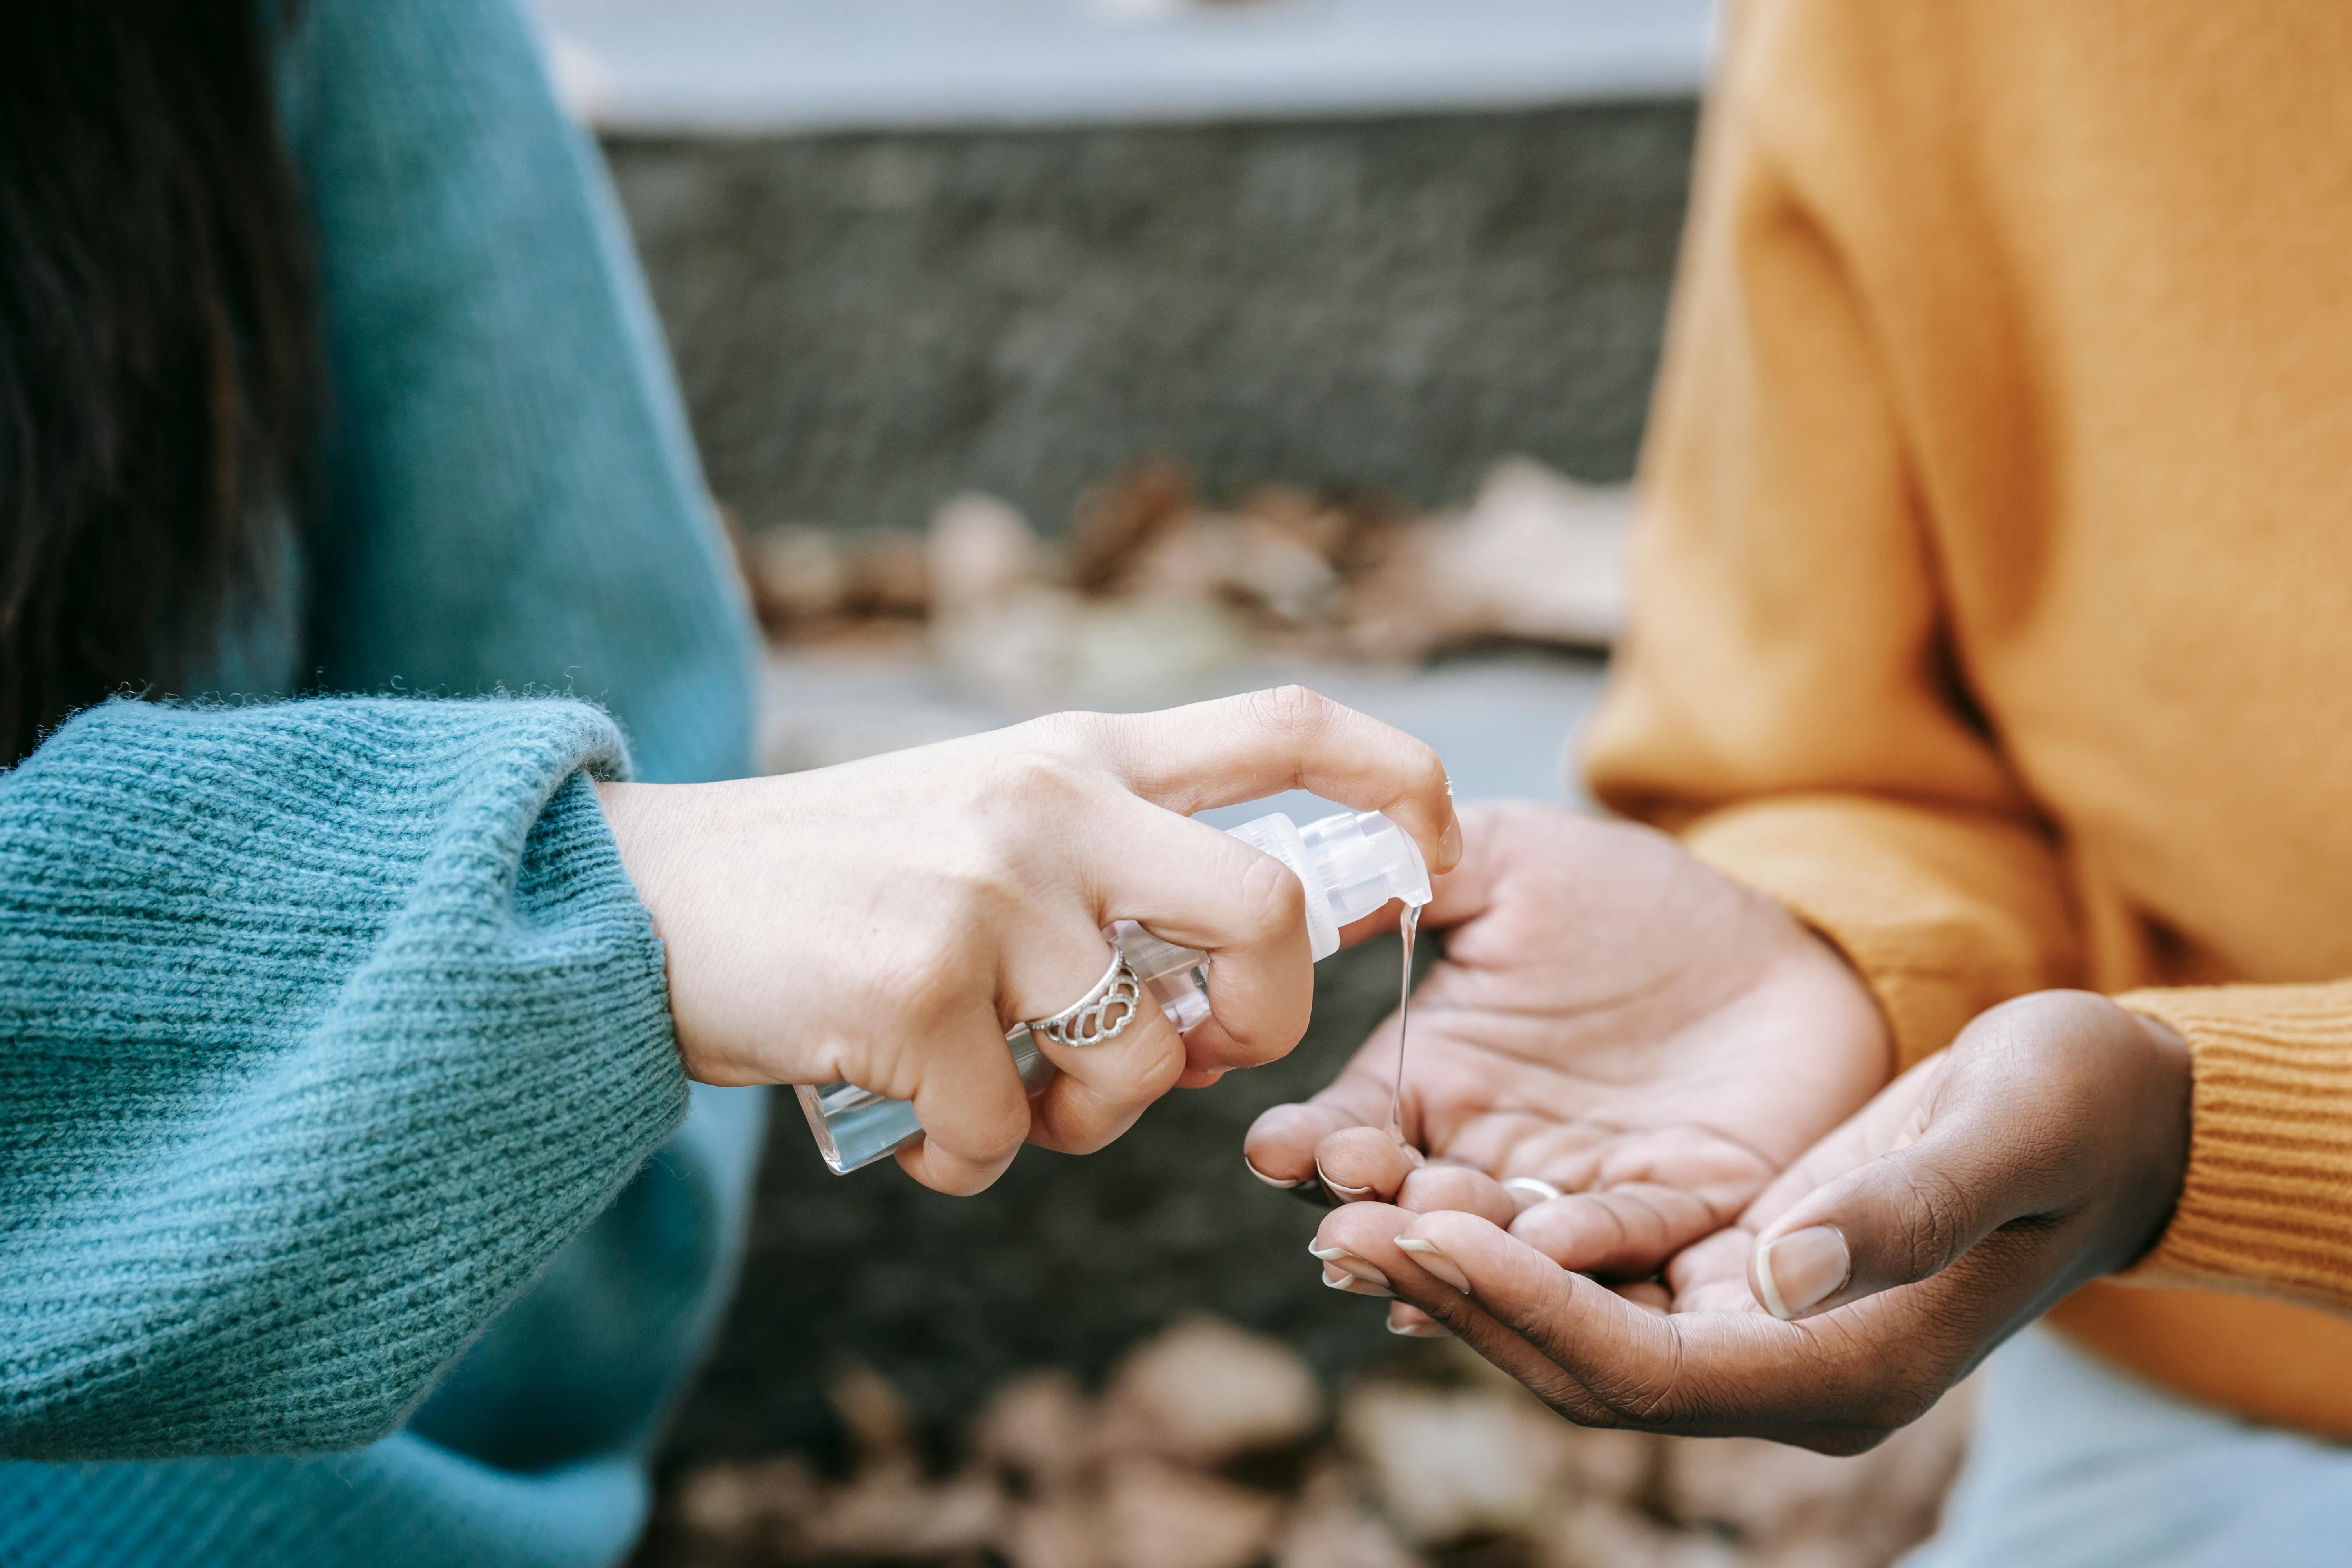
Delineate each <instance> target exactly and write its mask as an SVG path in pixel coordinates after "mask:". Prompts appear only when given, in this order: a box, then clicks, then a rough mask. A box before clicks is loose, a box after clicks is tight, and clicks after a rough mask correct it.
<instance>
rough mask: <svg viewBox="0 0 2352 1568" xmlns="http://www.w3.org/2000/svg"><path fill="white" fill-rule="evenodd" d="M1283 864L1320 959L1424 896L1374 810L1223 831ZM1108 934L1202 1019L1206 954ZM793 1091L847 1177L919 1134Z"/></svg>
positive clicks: (1392, 830) (1047, 1074)
mask: <svg viewBox="0 0 2352 1568" xmlns="http://www.w3.org/2000/svg"><path fill="white" fill-rule="evenodd" d="M1231 831H1232V833H1233V836H1234V837H1236V838H1238V839H1241V840H1242V841H1243V842H1244V843H1245V844H1250V845H1253V846H1255V847H1257V848H1259V849H1263V850H1265V852H1266V853H1267V854H1269V855H1271V856H1273V857H1274V858H1276V859H1277V860H1279V861H1281V862H1282V863H1283V864H1284V865H1285V866H1287V867H1288V868H1290V870H1291V873H1292V874H1293V875H1294V876H1296V877H1297V879H1298V880H1299V883H1300V884H1301V885H1302V886H1303V887H1304V888H1305V889H1306V890H1307V899H1306V905H1307V944H1308V950H1309V951H1310V952H1313V954H1314V955H1315V962H1316V963H1322V962H1323V960H1325V959H1327V958H1328V957H1330V956H1331V954H1333V953H1335V952H1339V928H1340V927H1341V926H1344V925H1347V924H1348V923H1349V922H1350V921H1360V920H1361V919H1363V918H1364V917H1365V916H1366V915H1369V914H1370V913H1372V912H1373V911H1374V910H1378V909H1380V908H1381V906H1382V905H1383V904H1386V903H1387V902H1389V900H1391V899H1402V900H1404V902H1405V903H1406V904H1408V905H1411V906H1413V907H1415V908H1418V907H1419V906H1421V905H1423V904H1425V903H1427V902H1429V868H1428V867H1427V866H1425V865H1423V863H1422V858H1421V850H1420V849H1419V848H1418V847H1416V846H1415V845H1414V844H1413V841H1412V839H1411V838H1409V837H1406V836H1405V834H1404V831H1403V829H1402V828H1400V827H1398V826H1396V824H1394V823H1392V822H1391V821H1390V820H1389V819H1388V818H1387V817H1385V816H1381V814H1380V813H1379V812H1377V811H1361V812H1358V811H1342V812H1338V813H1335V814H1334V815H1332V816H1326V817H1323V818H1321V819H1319V820H1318V821H1315V822H1310V823H1308V824H1307V826H1304V827H1301V826H1297V824H1295V823H1293V822H1292V821H1291V820H1290V818H1288V817H1287V816H1283V815H1281V814H1280V813H1279V812H1277V813H1276V814H1275V815H1273V816H1261V817H1259V818H1258V819H1257V820H1255V822H1245V823H1244V824H1243V825H1242V826H1239V827H1236V828H1234V829H1232V830H1231ZM1109 934H1110V938H1111V940H1112V941H1113V942H1116V943H1117V944H1118V950H1119V952H1121V953H1123V954H1125V955H1126V958H1127V962H1128V965H1129V967H1130V968H1132V969H1133V970H1134V971H1135V973H1136V978H1138V979H1139V980H1140V981H1142V982H1143V988H1144V990H1145V992H1146V993H1147V994H1150V997H1151V999H1152V1000H1153V1001H1155V1002H1157V1003H1159V1004H1160V1012H1162V1013H1163V1014H1165V1015H1167V1017H1168V1021H1169V1022H1170V1023H1171V1024H1173V1025H1175V1026H1176V1027H1177V1029H1178V1030H1179V1031H1180V1032H1181V1031H1182V1030H1185V1029H1189V1028H1192V1026H1194V1025H1196V1024H1199V1023H1200V1022H1202V1020H1203V1019H1205V1018H1207V1017H1208V1016H1209V988H1208V982H1207V980H1206V978H1205V977H1204V976H1203V975H1202V970H1201V966H1202V964H1203V963H1207V962H1208V955H1207V954H1206V953H1202V952H1194V951H1193V950H1192V949H1191V948H1185V947H1178V946H1176V945H1175V944H1174V943H1173V942H1162V941H1161V940H1160V938H1158V937H1156V936H1154V935H1152V934H1151V933H1150V931H1145V930H1144V929H1143V928H1142V927H1141V926H1139V925H1138V924H1136V923H1135V922H1134V921H1119V922H1118V924H1117V925H1115V926H1113V927H1112V928H1111V931H1110V933H1109ZM1004 1043H1005V1044H1006V1046H1007V1047H1010V1048H1011V1049H1012V1052H1013V1064H1014V1066H1016V1067H1017V1068H1020V1071H1021V1081H1022V1083H1023V1084H1024V1086H1026V1087H1027V1089H1028V1090H1029V1092H1030V1093H1031V1094H1033V1095H1034V1094H1035V1093H1037V1092H1038V1090H1040V1089H1044V1088H1045V1084H1046V1082H1047V1081H1048V1080H1049V1079H1052V1078H1053V1076H1054V1064H1053V1063H1052V1062H1050V1061H1047V1060H1046V1059H1045V1055H1044V1053H1043V1052H1041V1051H1040V1050H1038V1048H1037V1046H1036V1043H1035V1042H1034V1040H1032V1039H1031V1038H1030V1037H1029V1031H1028V1029H1027V1028H1026V1027H1025V1026H1020V1025H1015V1026H1013V1029H1012V1031H1011V1032H1010V1033H1008V1034H1007V1035H1006V1036H1005V1037H1004ZM796 1092H797V1093H798V1094H799V1096H800V1101H801V1109H802V1110H803V1111H805V1112H806V1113H807V1115H808V1123H809V1131H812V1132H814V1133H815V1134H816V1146H817V1152H819V1153H821V1154H823V1155H824V1163H825V1164H826V1165H827V1166H829V1167H831V1168H832V1170H833V1171H834V1172H835V1173H836V1174H846V1173H849V1172H851V1171H855V1170H857V1169H859V1168H860V1167H861V1166H866V1165H870V1164H872V1163H874V1162H875V1161H877V1160H879V1159H881V1158H882V1157H883V1156H884V1155H886V1154H887V1153H889V1152H891V1151H893V1150H895V1149H897V1148H898V1145H900V1144H901V1143H904V1142H907V1140H908V1139H909V1138H912V1137H913V1136H915V1134H917V1133H918V1132H920V1131H922V1129H921V1127H920V1126H919V1125H918V1124H917V1122H916V1121H915V1108H914V1106H913V1105H911V1104H909V1103H908V1101H906V1100H886V1099H884V1098H883V1097H882V1096H880V1095H878V1094H875V1093H873V1092H871V1091H870V1090H867V1089H859V1088H858V1087H857V1086H856V1085H855V1084H849V1083H828V1084H824V1085H814V1084H802V1085H799V1086H798V1087H797V1089H796Z"/></svg>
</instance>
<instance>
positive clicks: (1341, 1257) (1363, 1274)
mask: <svg viewBox="0 0 2352 1568" xmlns="http://www.w3.org/2000/svg"><path fill="white" fill-rule="evenodd" d="M1307 1252H1308V1253H1309V1254H1311V1255H1312V1256H1314V1257H1315V1258H1318V1259H1320V1260H1321V1261H1322V1262H1323V1263H1324V1264H1326V1265H1328V1267H1330V1268H1336V1269H1338V1270H1339V1272H1340V1273H1342V1274H1352V1275H1354V1276H1355V1277H1356V1278H1357V1279H1361V1280H1363V1281H1364V1282H1365V1283H1367V1284H1370V1285H1377V1286H1379V1287H1380V1288H1381V1289H1383V1290H1385V1289H1388V1285H1389V1277H1388V1276H1387V1275H1385V1274H1383V1273H1381V1271H1380V1270H1379V1269H1377V1268H1373V1267H1372V1266H1371V1265H1370V1264H1369V1263H1367V1262H1365V1261H1364V1260H1363V1259H1362V1258H1359V1257H1357V1256H1356V1255H1355V1254H1354V1253H1352V1252H1350V1251H1349V1250H1348V1249H1347V1248H1346V1247H1308V1248H1307ZM1323 1283H1325V1284H1326V1285H1328V1284H1330V1283H1331V1281H1330V1280H1329V1279H1325V1280H1324V1281H1323Z"/></svg>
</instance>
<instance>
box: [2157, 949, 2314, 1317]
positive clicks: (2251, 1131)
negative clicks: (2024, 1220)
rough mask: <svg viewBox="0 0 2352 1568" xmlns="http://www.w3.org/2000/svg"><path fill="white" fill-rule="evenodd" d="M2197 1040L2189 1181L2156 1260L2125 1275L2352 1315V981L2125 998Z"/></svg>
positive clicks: (2228, 987)
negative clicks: (2245, 1293) (2239, 1292)
mask: <svg viewBox="0 0 2352 1568" xmlns="http://www.w3.org/2000/svg"><path fill="white" fill-rule="evenodd" d="M2116 1002H2117V1003H2118V1004H2120V1005H2123V1006H2125V1007H2128V1008H2130V1009H2131V1010H2132V1011H2133V1012H2135V1013H2144V1014H2146V1015H2147V1016H2149V1017H2151V1018H2158V1019H2161V1020H2162V1021H2163V1022H2165V1023H2167V1024H2169V1025H2171V1026H2172V1027H2173V1028H2175V1029H2176V1030H2178V1031H2179V1033H2180V1036H2181V1037H2182V1038H2184V1039H2186V1040H2187V1041H2188V1042H2189V1055H2190V1063H2191V1068H2190V1070H2191V1073H2192V1075H2193V1087H2192V1089H2191V1101H2190V1103H2191V1110H2190V1119H2189V1172H2188V1176H2187V1179H2186V1181H2185V1182H2184V1183H2183V1184H2182V1187H2181V1193H2180V1206H2179V1209H2178V1210H2177V1211H2176V1212H2175V1213H2174V1215H2173V1216H2172V1224H2171V1226H2169V1227H2168V1229H2167V1230H2166V1231H2165V1233H2164V1236H2163V1238H2162V1239H2161V1240H2160V1241H2158V1244H2157V1247H2156V1249H2155V1250H2154V1251H2153V1252H2151V1253H2149V1254H2148V1256H2147V1258H2145V1259H2143V1260H2142V1261H2141V1262H2140V1263H2139V1264H2137V1266H2135V1267H2134V1268H2131V1269H2130V1270H2128V1271H2126V1273H2124V1274H2122V1275H2120V1276H2118V1277H2117V1278H2119V1279H2123V1280H2125V1281H2126V1282H2127V1283H2130V1284H2135V1285H2188V1286H2199V1287H2202V1288H2204V1289H2235V1290H2249V1291H2253V1292H2257V1293H2259V1294H2262V1295H2266V1296H2278V1297H2284V1298H2286V1299H2288V1300H2297V1301H2302V1302H2304V1303H2306V1304H2308V1305H2312V1306H2316V1307H2321V1308H2325V1309H2327V1310H2333V1311H2337V1312H2341V1311H2345V1310H2352V984H2327V985H2216V986H2204V987H2197V988H2183V989H2179V990H2148V991H2133V992H2127V993H2126V994H2123V995H2121V996H2118V997H2116Z"/></svg>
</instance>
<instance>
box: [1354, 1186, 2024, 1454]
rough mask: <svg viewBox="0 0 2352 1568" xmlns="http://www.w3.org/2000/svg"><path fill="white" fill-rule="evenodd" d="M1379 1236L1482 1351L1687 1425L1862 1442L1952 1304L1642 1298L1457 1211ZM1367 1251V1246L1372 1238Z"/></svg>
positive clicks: (1407, 1285)
mask: <svg viewBox="0 0 2352 1568" xmlns="http://www.w3.org/2000/svg"><path fill="white" fill-rule="evenodd" d="M1340 1212H1341V1213H1343V1214H1344V1213H1346V1212H1347V1211H1344V1210H1343V1211H1340ZM1327 1228H1328V1224H1327ZM1390 1247H1391V1249H1392V1250H1391V1252H1390V1253H1389V1255H1388V1256H1390V1257H1391V1258H1399V1259H1409V1260H1410V1264H1411V1265H1412V1267H1407V1268H1396V1269H1389V1270H1388V1273H1389V1278H1390V1280H1391V1285H1392V1287H1393V1289H1394V1290H1395V1293H1396V1294H1397V1296H1398V1297H1400V1298H1402V1300H1408V1301H1411V1302H1412V1304H1413V1305H1415V1306H1417V1307H1420V1308H1422V1309H1423V1310H1425V1311H1428V1312H1430V1313H1431V1314H1432V1315H1433V1316H1435V1317H1438V1318H1440V1319H1443V1320H1444V1321H1447V1322H1448V1323H1449V1324H1451V1325H1452V1326H1453V1327H1454V1330H1455V1331H1456V1332H1458V1333H1460V1334H1461V1335H1462V1336H1463V1338H1464V1339H1465V1340H1467V1341H1468V1342H1470V1343H1471V1344H1472V1345H1473V1346H1474V1347H1475V1348H1476V1349H1477V1350H1478V1351H1479V1352H1481V1353H1482V1354H1489V1355H1490V1357H1491V1356H1492V1355H1493V1354H1495V1353H1496V1352H1500V1353H1502V1354H1509V1353H1511V1348H1510V1346H1509V1345H1507V1344H1506V1343H1504V1342H1503V1339H1504V1337H1505V1336H1507V1337H1509V1338H1512V1339H1517V1340H1519V1341H1523V1342H1525V1344H1526V1345H1528V1346H1530V1347H1532V1348H1533V1349H1534V1350H1536V1351H1537V1352H1540V1353H1541V1355H1542V1357H1543V1358H1544V1360H1545V1361H1546V1362H1548V1363H1550V1365H1551V1366H1552V1367H1553V1368H1554V1369H1556V1371H1557V1373H1559V1374H1561V1375H1564V1377H1565V1378H1566V1379H1567V1380H1568V1381H1569V1382H1570V1384H1573V1385H1574V1386H1575V1387H1577V1388H1579V1389H1580V1390H1583V1391H1584V1392H1585V1393H1587V1394H1589V1396H1590V1397H1591V1398H1592V1399H1593V1400H1595V1401H1596V1402H1598V1404H1599V1405H1601V1407H1602V1409H1603V1411H1605V1413H1606V1417H1607V1419H1608V1420H1609V1422H1610V1423H1611V1424H1614V1425H1622V1426H1642V1427H1645V1428H1648V1429H1650V1430H1653V1431H1662V1432H1674V1433H1680V1434H1684V1435H1686V1436H1727V1435H1747V1436H1771V1437H1778V1438H1780V1439H1783V1440H1785V1441H1790V1442H1800V1443H1803V1444H1804V1445H1805V1446H1807V1447H1821V1448H1824V1449H1827V1450H1830V1451H1853V1450H1854V1449H1857V1448H1861V1447H1868V1446H1869V1444H1870V1443H1871V1442H1874V1441H1875V1440H1876V1438H1877V1437H1878V1436H1884V1435H1885V1432H1887V1431H1888V1430H1891V1429H1892V1428H1893V1427H1894V1426H1899V1425H1901V1424H1902V1423H1903V1422H1904V1421H1906V1420H1908V1419H1910V1418H1911V1417H1912V1416H1913V1415H1916V1414H1917V1408H1924V1405H1918V1404H1917V1402H1918V1395H1919V1392H1920V1388H1921V1386H1922V1384H1923V1378H1924V1379H1925V1381H1927V1382H1933V1376H1934V1372H1935V1370H1936V1369H1937V1367H1939V1366H1940V1364H1941V1360H1942V1353H1941V1350H1942V1343H1943V1342H1945V1341H1946V1340H1948V1339H1949V1338H1950V1335H1949V1333H1948V1328H1947V1325H1948V1323H1949V1321H1951V1318H1952V1316H1954V1315H1955V1314H1953V1313H1952V1311H1951V1308H1952V1305H1953V1303H1952V1302H1951V1301H1950V1300H1948V1299H1947V1300H1942V1301H1938V1302H1936V1303H1935V1304H1934V1305H1933V1306H1930V1305H1929V1303H1928V1301H1927V1300H1912V1301H1906V1302H1902V1303H1899V1304H1897V1303H1895V1302H1893V1301H1892V1300H1891V1299H1888V1298H1880V1299H1878V1300H1885V1301H1888V1303H1889V1304H1888V1305H1886V1306H1885V1307H1882V1308H1881V1309H1880V1310H1877V1311H1874V1312H1863V1311H1858V1310H1856V1309H1855V1308H1851V1307H1850V1308H1846V1309H1843V1310H1841V1311H1839V1312H1835V1313H1832V1314H1829V1315H1828V1316H1826V1317H1824V1318H1820V1319H1811V1320H1807V1321H1803V1322H1797V1323H1784V1322H1781V1321H1780V1320H1778V1319H1776V1318H1773V1317H1770V1316H1769V1315H1767V1314H1765V1313H1762V1312H1748V1311H1738V1312H1677V1313H1671V1314H1659V1313H1654V1312H1649V1311H1645V1310H1643V1309H1642V1308H1641V1307H1639V1306H1636V1305H1634V1304H1633V1303H1632V1302H1630V1301H1627V1300H1624V1299H1623V1298H1622V1297H1620V1296H1618V1295H1617V1294H1616V1293H1615V1292H1614V1291H1612V1290H1611V1289H1608V1288H1607V1287H1606V1286H1603V1285H1601V1284H1598V1283H1596V1282H1594V1281H1593V1280H1591V1279H1587V1278H1585V1277H1584V1276H1583V1275H1581V1274H1575V1273H1571V1272H1570V1271H1568V1270H1567V1269H1564V1268H1560V1267H1559V1265H1558V1264H1555V1263H1553V1262H1552V1261H1551V1260H1550V1259H1549V1258H1545V1257H1544V1256H1543V1255H1542V1254H1541V1253H1538V1252H1537V1251H1536V1250H1535V1249H1534V1248H1532V1247H1528V1246H1527V1244H1525V1243H1524V1242H1521V1241H1519V1240H1517V1238H1515V1237H1511V1236H1509V1235H1508V1234H1507V1233H1506V1232H1504V1231H1501V1230H1498V1229H1496V1227H1495V1226H1492V1225H1489V1224H1487V1223H1486V1221H1484V1220H1481V1219H1476V1218H1474V1217H1473V1216H1471V1215H1461V1214H1434V1215H1421V1216H1419V1217H1417V1218H1416V1219H1415V1220H1414V1221H1413V1223H1412V1224H1411V1225H1409V1226H1404V1227H1403V1228H1402V1230H1401V1231H1400V1232H1399V1233H1398V1235H1397V1236H1396V1237H1395V1238H1394V1239H1393V1240H1392V1241H1391V1243H1390ZM1361 1250H1362V1249H1360V1252H1361ZM1370 1256H1371V1257H1372V1258H1373V1260H1374V1261H1375V1262H1381V1254H1380V1250H1379V1249H1378V1248H1377V1247H1374V1248H1372V1249H1370ZM1382 1267H1384V1268H1385V1264H1384V1263H1382ZM1457 1282H1458V1283H1457ZM1995 1293H1996V1294H1997V1292H1995ZM1864 1305H1870V1303H1865V1304H1864ZM1465 1308H1475V1310H1476V1311H1475V1315H1473V1314H1471V1313H1468V1312H1465V1310H1464V1309H1465ZM1938 1309H1940V1310H1942V1311H1943V1313H1944V1314H1945V1319H1944V1323H1943V1324H1938V1323H1937V1310H1938ZM1958 1315H1960V1316H1966V1315H1968V1314H1966V1313H1962V1314H1958ZM1488 1325H1493V1326H1492V1327H1489V1326H1488ZM1939 1330H1943V1331H1939ZM1498 1331H1500V1332H1498ZM1486 1341H1493V1342H1494V1350H1493V1351H1491V1352H1490V1350H1489V1346H1488V1344H1487V1343H1486ZM1898 1347H1900V1348H1899V1349H1898ZM1539 1392H1540V1391H1539ZM1915 1405H1916V1406H1917V1408H1915V1407H1914V1406H1915ZM1579 1418H1580V1419H1582V1418H1583V1417H1579Z"/></svg>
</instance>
